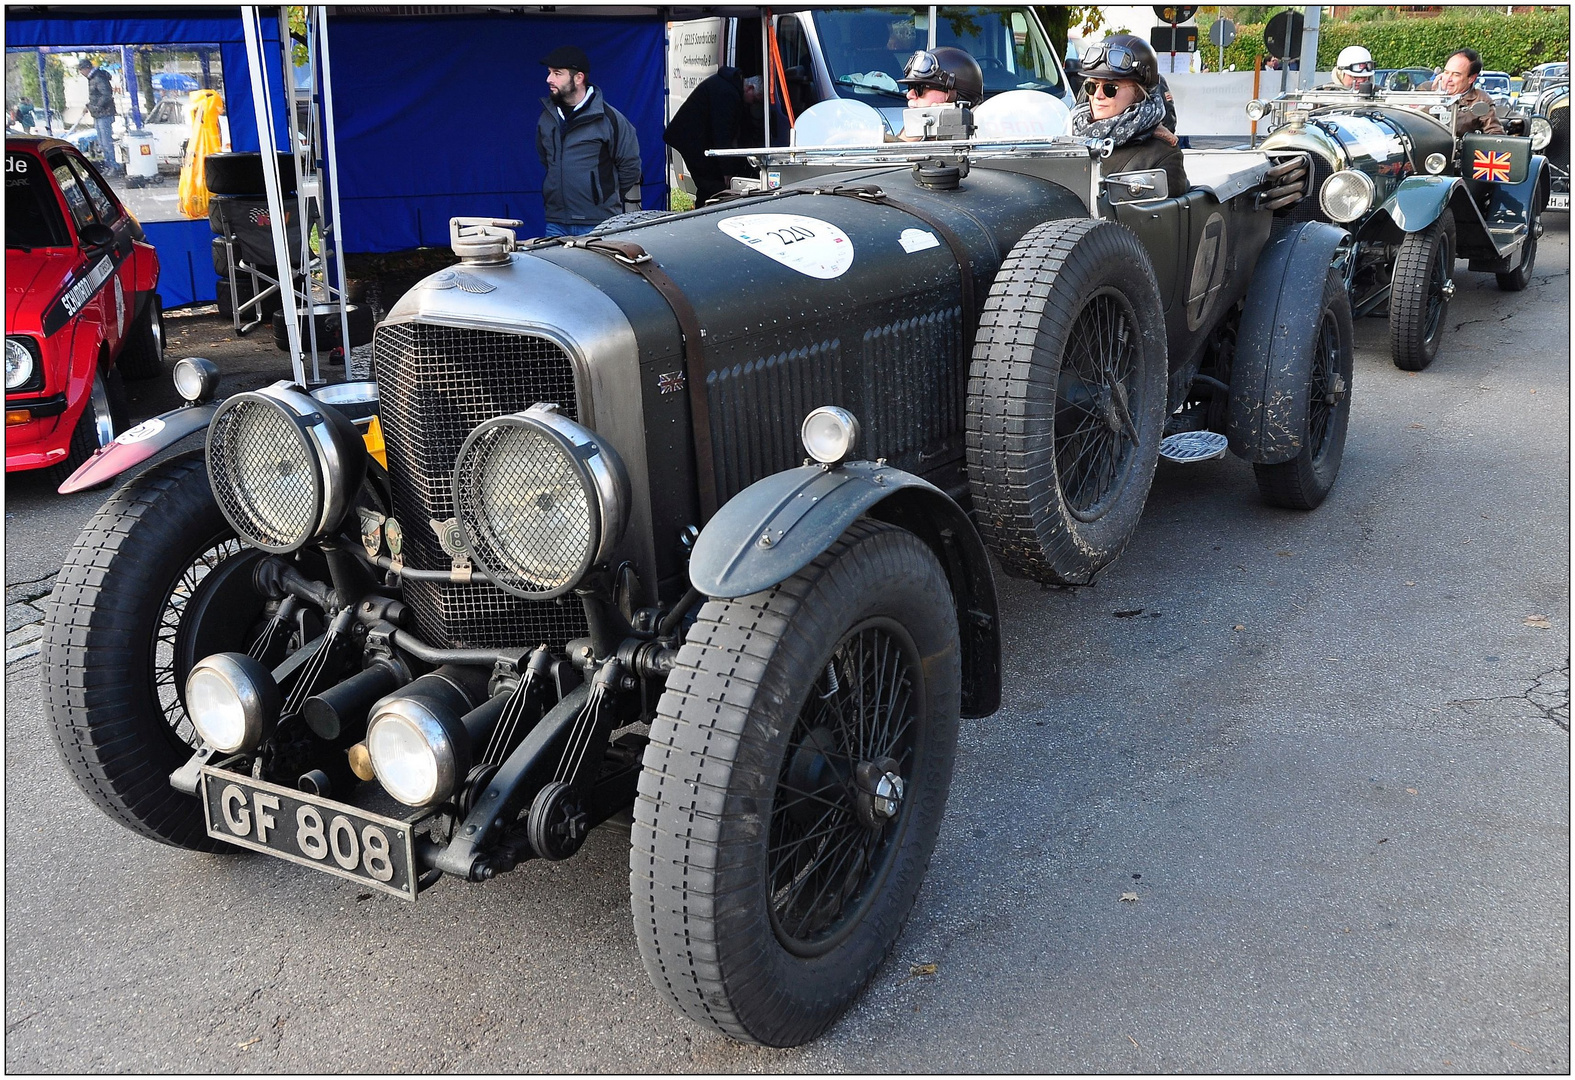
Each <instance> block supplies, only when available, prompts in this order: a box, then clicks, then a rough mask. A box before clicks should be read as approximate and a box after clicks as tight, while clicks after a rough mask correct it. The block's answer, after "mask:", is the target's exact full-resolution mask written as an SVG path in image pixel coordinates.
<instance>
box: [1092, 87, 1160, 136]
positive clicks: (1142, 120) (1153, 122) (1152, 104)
mask: <svg viewBox="0 0 1575 1080" xmlns="http://www.w3.org/2000/svg"><path fill="white" fill-rule="evenodd" d="M1164 119H1165V101H1164V99H1163V98H1162V97H1160V95H1158V94H1154V93H1151V94H1149V96H1148V97H1146V98H1143V99H1142V100H1141V101H1136V102H1133V103H1132V104H1131V105H1128V106H1127V107H1126V108H1125V109H1123V110H1122V111H1121V112H1118V113H1117V114H1116V115H1114V116H1109V117H1106V118H1105V119H1103V120H1095V119H1094V118H1093V109H1092V107H1091V106H1090V105H1089V103H1088V99H1087V98H1085V99H1083V100H1082V101H1079V102H1078V103H1077V107H1076V108H1074V109H1073V110H1072V134H1073V135H1077V136H1080V137H1082V138H1085V139H1109V140H1110V141H1111V142H1112V143H1113V144H1115V145H1116V146H1125V145H1126V144H1127V143H1129V142H1131V141H1132V140H1134V139H1141V138H1143V137H1144V136H1146V135H1148V134H1149V133H1150V132H1152V131H1153V130H1154V129H1155V128H1157V127H1159V125H1160V121H1162V120H1164Z"/></svg>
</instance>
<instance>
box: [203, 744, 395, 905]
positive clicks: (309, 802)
mask: <svg viewBox="0 0 1575 1080" xmlns="http://www.w3.org/2000/svg"><path fill="white" fill-rule="evenodd" d="M201 776H202V792H201V794H202V808H203V814H204V816H205V817H206V818H207V823H208V835H209V836H212V837H214V838H216V839H219V840H225V841H228V842H229V843H231V844H237V845H239V846H241V847H243V848H250V849H251V850H253V851H261V852H265V853H266V854H269V855H274V856H277V857H278V858H281V859H288V860H289V861H290V862H293V863H300V864H301V865H302V866H310V867H312V868H313V869H316V870H323V871H326V872H327V873H330V874H336V875H338V876H339V877H342V878H349V879H350V880H351V881H355V882H359V883H360V884H362V885H365V886H368V887H369V888H373V889H380V890H382V891H383V892H388V893H393V894H394V895H395V896H402V897H404V898H405V899H406V900H414V899H415V898H416V893H417V891H418V890H419V886H418V883H417V877H418V875H417V874H416V871H415V866H416V856H415V836H414V833H413V831H412V828H411V826H412V825H413V824H414V822H410V821H401V820H399V819H398V818H390V817H382V816H381V815H378V814H368V813H366V812H365V811H362V810H357V809H356V808H355V807H353V806H346V805H345V804H344V803H340V802H334V801H333V800H332V799H322V798H318V797H317V796H315V795H308V794H307V793H306V792H303V791H294V790H291V789H290V788H287V787H281V786H280V785H278V784H270V783H268V782H267V781H265V780H254V779H252V778H251V777H249V776H242V775H241V774H239V773H235V772H231V771H230V770H228V769H225V768H222V767H217V766H213V765H204V766H203V767H202V770H201ZM422 816H425V815H422ZM417 820H419V818H417Z"/></svg>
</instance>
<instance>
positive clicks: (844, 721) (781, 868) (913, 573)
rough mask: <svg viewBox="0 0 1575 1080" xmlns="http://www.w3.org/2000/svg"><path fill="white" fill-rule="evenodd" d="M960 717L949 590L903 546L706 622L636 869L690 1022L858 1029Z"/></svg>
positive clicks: (933, 828) (654, 938) (864, 527)
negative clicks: (886, 791)
mask: <svg viewBox="0 0 1575 1080" xmlns="http://www.w3.org/2000/svg"><path fill="white" fill-rule="evenodd" d="M960 707H961V665H960V662H959V645H958V630H957V620H956V615H955V609H954V607H953V602H952V596H951V592H950V590H949V588H948V586H947V581H946V575H945V572H944V571H943V570H942V569H941V566H940V564H939V563H938V562H937V561H936V559H935V556H934V555H933V553H932V552H931V551H930V549H929V548H928V547H926V546H925V545H924V544H923V543H922V542H921V541H920V540H919V539H918V538H917V537H915V536H914V535H913V534H911V533H908V532H906V531H903V530H901V529H897V528H895V527H893V526H890V525H882V524H877V523H873V522H869V521H861V522H858V523H856V524H854V525H853V526H852V527H851V528H849V529H848V531H847V532H845V533H843V535H842V537H841V538H840V539H839V540H838V541H837V542H836V543H835V544H833V545H832V547H831V548H830V549H829V550H828V551H827V552H826V553H825V554H823V555H821V556H820V557H819V558H817V559H816V560H815V561H814V562H813V563H811V564H810V565H809V566H807V567H806V568H804V569H803V570H801V571H800V572H799V573H797V574H795V575H794V576H793V577H791V578H789V579H787V580H786V581H784V582H782V583H781V584H780V585H777V586H774V587H773V588H771V589H768V590H766V591H765V592H761V593H756V594H754V595H752V596H746V597H741V598H739V599H736V600H712V601H710V602H708V603H707V604H706V605H705V606H704V608H702V609H701V612H700V616H699V619H698V620H697V621H696V623H695V624H694V626H693V627H692V628H691V630H690V631H689V634H688V638H687V640H686V641H685V643H684V646H683V648H682V649H681V650H680V652H679V656H678V663H677V667H676V668H675V670H674V671H673V672H672V674H671V675H669V676H668V680H667V689H666V692H665V693H664V694H663V695H662V698H661V701H660V703H659V704H658V706H657V717H656V720H655V722H654V723H653V724H652V726H651V741H650V744H649V746H648V747H647V749H646V751H645V768H644V771H643V773H642V774H641V777H640V787H639V796H638V798H637V799H636V801H635V808H634V818H635V823H634V828H633V831H632V834H631V841H632V846H631V850H630V855H629V888H630V894H631V901H632V906H633V910H634V925H635V933H636V936H637V938H638V939H639V944H640V955H641V957H642V958H643V959H644V961H645V966H646V970H647V971H648V972H649V974H650V976H651V981H652V982H653V983H654V984H655V986H656V988H657V989H658V990H659V991H660V992H662V993H663V994H664V995H665V996H666V998H667V999H668V1001H669V1002H670V1003H671V1004H672V1005H673V1006H674V1007H675V1008H676V1009H678V1011H679V1012H681V1013H683V1014H684V1015H685V1016H688V1017H689V1018H690V1019H692V1020H694V1021H696V1022H697V1023H699V1024H702V1025H705V1026H708V1027H711V1028H713V1029H715V1030H716V1031H719V1032H721V1033H723V1034H725V1035H728V1036H730V1037H732V1038H735V1039H739V1040H742V1041H746V1042H754V1043H761V1044H764V1045H768V1046H797V1045H800V1044H802V1043H805V1042H808V1041H810V1040H811V1039H813V1038H815V1037H816V1036H817V1035H819V1034H820V1033H821V1032H822V1031H824V1030H825V1029H826V1028H827V1027H829V1026H830V1025H831V1024H832V1022H834V1021H835V1020H836V1019H837V1018H838V1017H839V1016H841V1015H842V1013H843V1012H844V1011H845V1010H846V1009H847V1008H848V1006H849V1005H850V1004H851V1003H852V1002H853V1000H854V999H855V998H856V997H857V996H858V994H859V993H860V992H861V991H862V989H863V988H864V986H865V984H866V983H868V982H869V980H870V978H871V977H872V976H873V975H874V974H875V970H876V968H877V967H878V966H879V965H880V963H881V961H882V959H883V958H884V957H885V956H886V954H887V953H888V951H890V949H891V947H892V945H893V944H894V943H895V942H896V940H897V937H898V935H899V934H900V933H901V931H902V926H903V923H904V922H905V921H906V919H907V916H908V912H909V910H910V908H911V907H912V905H913V901H914V898H915V896H916V895H917V894H918V890H919V883H920V881H921V880H922V879H923V877H924V872H925V869H926V867H927V866H928V864H929V860H930V853H931V852H932V850H933V849H934V846H935V838H936V834H937V833H938V831H939V829H940V824H941V817H942V814H943V812H944V809H945V805H946V794H947V791H948V789H949V787H950V784H951V773H952V762H953V759H954V757H955V754H956V745H957V718H958V714H959V710H960ZM875 766H878V768H874V767H875ZM872 769H874V771H872ZM875 772H879V773H880V775H882V776H888V775H895V776H899V777H900V778H901V780H902V782H903V785H904V790H903V794H902V796H901V799H900V802H899V804H898V808H897V809H896V811H895V813H894V814H891V815H885V816H882V815H881V814H880V813H878V812H877V811H876V810H874V809H873V807H874V806H875V804H874V803H873V802H871V801H868V800H866V798H865V795H866V794H867V792H868V790H869V788H868V785H869V782H870V779H871V777H872V776H874V775H875ZM861 793H862V794H861ZM888 809H889V808H888Z"/></svg>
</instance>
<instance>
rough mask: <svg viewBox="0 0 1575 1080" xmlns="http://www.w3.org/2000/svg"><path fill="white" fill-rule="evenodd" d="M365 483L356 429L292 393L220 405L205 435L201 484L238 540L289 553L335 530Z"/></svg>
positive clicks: (281, 389)
mask: <svg viewBox="0 0 1575 1080" xmlns="http://www.w3.org/2000/svg"><path fill="white" fill-rule="evenodd" d="M365 475H366V447H365V445H364V444H363V443H362V441H361V437H360V435H359V434H358V433H357V432H356V429H355V425H354V424H352V423H351V422H350V421H349V420H347V419H345V417H344V416H342V415H341V414H340V413H339V412H338V411H337V410H335V409H330V408H324V407H323V406H322V405H320V404H319V403H318V402H316V401H314V400H313V399H312V398H311V397H310V396H309V395H307V394H305V393H303V392H302V391H301V390H300V389H299V388H298V387H295V386H292V385H291V384H289V383H276V384H275V385H273V386H270V387H267V388H265V389H263V390H257V391H252V392H249V393H243V394H235V395H233V396H232V397H229V398H227V399H225V402H224V404H223V405H220V406H219V410H218V412H216V413H214V415H213V422H212V423H211V424H210V425H209V428H208V481H209V484H210V486H211V487H212V488H213V496H214V498H215V499H216V500H217V501H218V503H219V509H220V510H222V511H223V512H224V516H225V518H226V519H228V521H229V522H230V524H231V525H233V526H234V527H235V531H236V533H238V534H239V535H240V537H241V539H242V540H245V541H246V542H247V543H249V544H251V545H253V546H254V547H259V548H262V549H263V550H264V551H271V552H275V553H282V552H288V551H294V550H296V549H297V548H299V547H301V545H303V544H305V543H306V542H307V541H309V540H313V539H315V538H317V537H319V536H324V535H326V534H328V533H331V532H333V531H335V530H336V529H338V528H339V526H340V525H341V524H342V523H343V521H344V519H345V516H346V515H347V514H348V513H349V512H350V510H351V508H352V507H353V505H354V503H355V496H356V492H357V490H358V489H359V488H360V486H361V481H362V479H363V478H364V476H365Z"/></svg>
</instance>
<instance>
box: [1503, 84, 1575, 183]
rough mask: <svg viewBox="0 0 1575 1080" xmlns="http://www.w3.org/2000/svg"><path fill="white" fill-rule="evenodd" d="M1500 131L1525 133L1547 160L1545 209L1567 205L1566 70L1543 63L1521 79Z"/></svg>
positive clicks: (1568, 172)
mask: <svg viewBox="0 0 1575 1080" xmlns="http://www.w3.org/2000/svg"><path fill="white" fill-rule="evenodd" d="M1503 120H1504V130H1505V131H1507V132H1509V133H1510V134H1511V135H1525V136H1527V137H1529V138H1530V139H1531V148H1532V149H1533V150H1535V151H1537V152H1538V153H1539V154H1541V155H1542V156H1543V157H1545V158H1547V159H1548V172H1549V174H1550V177H1551V184H1550V185H1549V188H1550V195H1549V198H1548V206H1547V208H1548V209H1549V210H1566V211H1567V210H1569V208H1570V69H1569V65H1568V64H1543V65H1541V66H1540V67H1539V68H1537V69H1536V70H1533V71H1528V72H1526V74H1525V75H1524V76H1522V78H1521V87H1520V94H1519V96H1518V97H1516V99H1515V101H1514V104H1512V105H1511V106H1510V109H1509V111H1508V114H1507V115H1506V116H1504V118H1503Z"/></svg>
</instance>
